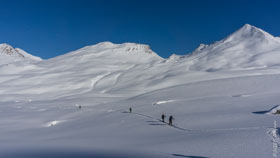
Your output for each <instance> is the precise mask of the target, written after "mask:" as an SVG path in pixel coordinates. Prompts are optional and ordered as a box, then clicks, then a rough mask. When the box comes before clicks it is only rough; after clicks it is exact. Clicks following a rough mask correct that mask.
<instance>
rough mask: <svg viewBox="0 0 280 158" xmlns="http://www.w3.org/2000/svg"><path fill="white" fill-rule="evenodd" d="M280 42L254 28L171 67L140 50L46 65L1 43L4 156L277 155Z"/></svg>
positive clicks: (67, 57)
mask: <svg viewBox="0 0 280 158" xmlns="http://www.w3.org/2000/svg"><path fill="white" fill-rule="evenodd" d="M279 41H280V40H279V38H278V37H273V36H272V35H270V34H268V33H266V32H265V31H263V30H261V29H258V28H256V27H254V26H251V25H248V24H247V25H245V26H243V27H242V28H241V29H239V30H237V31H236V32H234V33H233V34H231V35H230V36H228V37H227V38H225V39H223V40H221V41H218V42H215V43H213V44H210V45H204V44H201V45H200V46H199V47H198V48H197V49H196V50H195V51H194V52H192V53H191V54H187V55H183V56H181V55H175V54H174V55H172V56H170V57H169V58H168V59H163V58H161V57H160V56H158V55H157V54H156V53H155V52H153V51H152V49H151V48H150V47H149V46H148V45H143V44H135V43H123V44H113V43H111V42H102V43H99V44H96V45H92V46H86V47H83V48H81V49H78V50H76V51H72V52H70V53H67V54H64V55H61V56H58V57H55V58H52V59H48V60H42V61H38V60H41V59H40V58H36V57H34V56H32V55H29V54H27V53H25V52H24V51H22V50H20V49H13V48H12V47H7V45H1V49H0V50H1V52H2V53H1V59H0V61H3V62H4V61H9V62H8V63H9V64H4V65H0V128H1V130H0V135H1V137H0V157H5V158H22V157H46V158H49V157H52V158H58V157H71V158H76V157H79V158H80V157H101V158H104V157H105V158H112V157H114V158H115V157H131V158H144V157H145V158H158V157H163V158H165V157H166V158H176V157H201V158H206V157H215V158H225V157H240V158H242V157H246V158H255V157H265V158H266V157H271V156H272V154H276V155H277V148H278V146H279V145H280V143H279V142H278V143H279V144H276V145H275V144H272V142H271V139H273V141H275V140H278V139H279V138H277V137H271V133H273V130H278V129H273V128H271V127H272V123H273V121H274V120H276V121H277V122H280V118H279V117H277V116H275V115H274V114H273V113H274V112H275V111H277V110H278V109H279V106H278V105H279V95H280V90H279V87H278V86H277V85H279V84H280V66H279V63H280V61H278V60H277V59H279V58H278V57H279V50H280V49H279V48H280V47H279ZM34 60H35V61H37V62H29V61H34ZM18 61H19V62H18ZM129 108H132V112H131V113H129V112H128V109H129ZM163 113H164V114H165V115H166V116H170V115H172V116H174V118H175V120H174V121H175V122H174V124H175V126H169V125H167V124H166V123H164V122H162V121H161V120H160V116H161V115H162V114H163ZM274 133H275V131H274ZM276 133H277V131H276ZM276 143H277V142H276ZM213 144H214V145H213ZM272 147H274V148H272ZM275 148H276V149H275ZM69 151H71V152H69Z"/></svg>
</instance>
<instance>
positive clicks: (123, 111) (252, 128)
mask: <svg viewBox="0 0 280 158" xmlns="http://www.w3.org/2000/svg"><path fill="white" fill-rule="evenodd" d="M115 111H122V113H128V114H134V115H138V116H141V117H145V118H149V119H152V120H155V121H158V122H160V123H163V124H166V125H168V123H167V122H162V121H161V120H160V119H157V118H154V117H152V116H150V115H146V114H142V113H135V112H131V113H130V112H128V111H125V110H115ZM168 126H169V127H172V128H175V129H178V130H180V131H186V132H211V131H241V130H259V129H268V128H269V127H240V128H221V129H188V128H185V127H181V126H179V125H178V124H175V125H172V126H170V125H168Z"/></svg>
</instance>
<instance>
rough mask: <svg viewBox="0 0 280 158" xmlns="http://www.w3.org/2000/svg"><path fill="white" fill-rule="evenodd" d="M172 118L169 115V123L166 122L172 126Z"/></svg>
mask: <svg viewBox="0 0 280 158" xmlns="http://www.w3.org/2000/svg"><path fill="white" fill-rule="evenodd" d="M173 120H174V118H173V116H170V117H169V123H168V124H169V125H170V126H172V121H173Z"/></svg>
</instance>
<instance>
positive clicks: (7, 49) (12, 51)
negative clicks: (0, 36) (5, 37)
mask: <svg viewBox="0 0 280 158" xmlns="http://www.w3.org/2000/svg"><path fill="white" fill-rule="evenodd" d="M0 55H2V56H5V59H4V60H2V61H1V62H0V63H7V62H8V63H9V62H15V61H20V60H24V59H28V60H30V59H31V60H36V61H40V60H42V59H41V58H39V57H35V56H32V55H30V54H28V53H26V52H25V51H24V50H22V49H20V48H13V47H12V46H11V45H9V44H7V43H2V44H0Z"/></svg>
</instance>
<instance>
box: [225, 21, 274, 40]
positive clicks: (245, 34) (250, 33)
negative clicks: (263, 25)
mask: <svg viewBox="0 0 280 158" xmlns="http://www.w3.org/2000/svg"><path fill="white" fill-rule="evenodd" d="M248 38H250V39H260V40H267V39H273V40H275V38H274V37H273V36H272V35H271V34H269V33H267V32H265V31H264V30H262V29H260V28H257V27H255V26H253V25H250V24H245V25H244V26H242V27H241V28H240V29H238V30H237V31H235V32H234V33H232V34H231V35H230V36H228V37H227V38H226V39H225V40H224V41H233V40H238V41H242V40H246V39H248Z"/></svg>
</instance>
